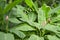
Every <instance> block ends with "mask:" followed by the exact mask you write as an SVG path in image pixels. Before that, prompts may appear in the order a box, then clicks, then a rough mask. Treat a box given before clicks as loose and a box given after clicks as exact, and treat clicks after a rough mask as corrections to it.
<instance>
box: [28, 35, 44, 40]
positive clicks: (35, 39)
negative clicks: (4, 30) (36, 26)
mask: <svg viewBox="0 0 60 40" xmlns="http://www.w3.org/2000/svg"><path fill="white" fill-rule="evenodd" d="M28 40H44V38H43V37H39V36H37V35H31V36H30V38H29V39H28Z"/></svg>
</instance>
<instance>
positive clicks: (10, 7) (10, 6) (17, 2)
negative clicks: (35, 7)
mask: <svg viewBox="0 0 60 40" xmlns="http://www.w3.org/2000/svg"><path fill="white" fill-rule="evenodd" d="M21 1H22V0H15V1H14V2H12V3H10V4H8V5H7V6H6V7H5V9H4V11H3V14H5V13H7V12H8V11H9V10H11V9H12V8H13V7H14V6H16V5H17V4H19V3H20V2H21Z"/></svg>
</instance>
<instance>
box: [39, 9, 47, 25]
mask: <svg viewBox="0 0 60 40" xmlns="http://www.w3.org/2000/svg"><path fill="white" fill-rule="evenodd" d="M45 22H46V17H45V13H44V11H43V10H42V9H41V8H39V11H38V23H39V24H40V25H43V23H45ZM44 25H45V24H44Z"/></svg>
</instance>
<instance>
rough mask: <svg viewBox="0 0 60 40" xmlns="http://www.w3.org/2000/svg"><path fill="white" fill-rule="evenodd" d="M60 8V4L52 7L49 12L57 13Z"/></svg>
mask: <svg viewBox="0 0 60 40" xmlns="http://www.w3.org/2000/svg"><path fill="white" fill-rule="evenodd" d="M59 10H60V5H59V6H58V7H56V8H54V9H51V10H50V11H49V12H48V14H50V15H51V14H52V13H55V12H57V11H59Z"/></svg>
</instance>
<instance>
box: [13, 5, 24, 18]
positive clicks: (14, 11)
mask: <svg viewBox="0 0 60 40" xmlns="http://www.w3.org/2000/svg"><path fill="white" fill-rule="evenodd" d="M16 7H17V8H12V14H13V15H14V16H16V17H21V14H20V13H21V12H23V11H24V10H25V8H24V7H23V6H21V5H16ZM18 8H19V9H20V11H18ZM24 14H25V13H24Z"/></svg>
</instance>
